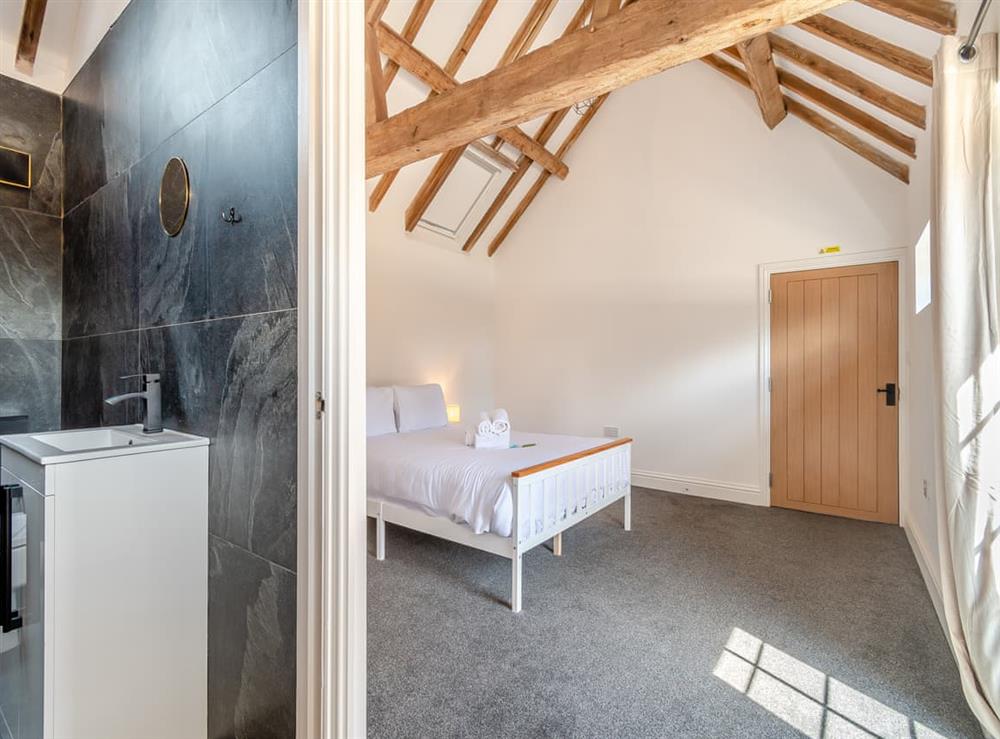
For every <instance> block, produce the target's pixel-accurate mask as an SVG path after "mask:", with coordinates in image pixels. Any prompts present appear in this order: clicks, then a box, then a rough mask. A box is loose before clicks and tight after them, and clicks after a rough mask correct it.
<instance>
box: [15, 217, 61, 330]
mask: <svg viewBox="0 0 1000 739" xmlns="http://www.w3.org/2000/svg"><path fill="white" fill-rule="evenodd" d="M61 337H62V221H61V220H60V219H59V218H57V217H55V216H50V215H45V214H42V213H34V212H32V211H28V210H19V209H16V208H8V207H4V206H0V338H21V339H59V338H61Z"/></svg>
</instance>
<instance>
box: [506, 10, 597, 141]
mask: <svg viewBox="0 0 1000 739" xmlns="http://www.w3.org/2000/svg"><path fill="white" fill-rule="evenodd" d="M554 8H555V2H554V1H553V0H535V2H534V4H533V5H532V6H531V8H530V9H529V10H528V14H527V15H526V16H525V17H524V20H523V21H521V25H520V26H518V28H517V31H515V32H514V37H513V38H511V40H510V41H509V42H508V43H507V48H506V49H504V52H503V56H501V57H500V61H498V62H497V64H496V67H494V69H498V68H500V67H505V66H507V65H508V64H510V63H511V62H512V61H514V60H515V59H520V58H521V57H522V56H524V55H525V54H527V53H528V50H529V49H530V48H531V45H532V44H533V43H535V39H536V38H538V34H539V33H541V30H542V26H543V25H545V21H547V20H548V19H549V16H550V15H552V10H553V9H554ZM577 12H579V11H577ZM501 144H503V139H501V138H500V137H499V136H494V137H493V143H492V144H491V146H492V147H493V148H494V149H499V148H500V146H501Z"/></svg>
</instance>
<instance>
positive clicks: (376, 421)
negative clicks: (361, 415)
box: [365, 387, 396, 436]
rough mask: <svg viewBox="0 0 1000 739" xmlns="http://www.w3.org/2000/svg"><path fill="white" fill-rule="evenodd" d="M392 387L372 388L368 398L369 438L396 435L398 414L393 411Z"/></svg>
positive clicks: (369, 390)
mask: <svg viewBox="0 0 1000 739" xmlns="http://www.w3.org/2000/svg"><path fill="white" fill-rule="evenodd" d="M392 399H393V393H392V388H391V387H370V388H368V394H367V396H366V402H367V406H368V408H367V413H366V415H365V418H366V419H367V422H368V429H367V430H368V436H381V435H382V434H394V433H396V414H395V411H394V410H393V402H392Z"/></svg>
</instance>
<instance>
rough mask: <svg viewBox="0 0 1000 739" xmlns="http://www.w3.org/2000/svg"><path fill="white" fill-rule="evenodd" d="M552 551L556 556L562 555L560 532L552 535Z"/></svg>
mask: <svg viewBox="0 0 1000 739" xmlns="http://www.w3.org/2000/svg"><path fill="white" fill-rule="evenodd" d="M552 553H553V554H554V555H556V556H557V557H561V556H562V532H561V531H560V532H559V533H558V534H556V535H555V536H553V537H552Z"/></svg>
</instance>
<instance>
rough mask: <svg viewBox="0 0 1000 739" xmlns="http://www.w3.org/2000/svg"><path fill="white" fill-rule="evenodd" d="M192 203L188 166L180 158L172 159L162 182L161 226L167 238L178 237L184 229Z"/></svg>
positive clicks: (164, 170) (168, 163)
mask: <svg viewBox="0 0 1000 739" xmlns="http://www.w3.org/2000/svg"><path fill="white" fill-rule="evenodd" d="M190 202H191V183H190V181H189V180H188V171H187V165H185V164H184V160H183V159H181V158H180V157H171V159H170V161H169V162H167V166H165V167H164V168H163V179H161V180H160V225H162V226H163V230H164V232H166V234H167V236H176V235H177V234H179V233H180V232H181V229H182V228H184V221H185V220H186V219H187V212H188V203H190Z"/></svg>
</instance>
